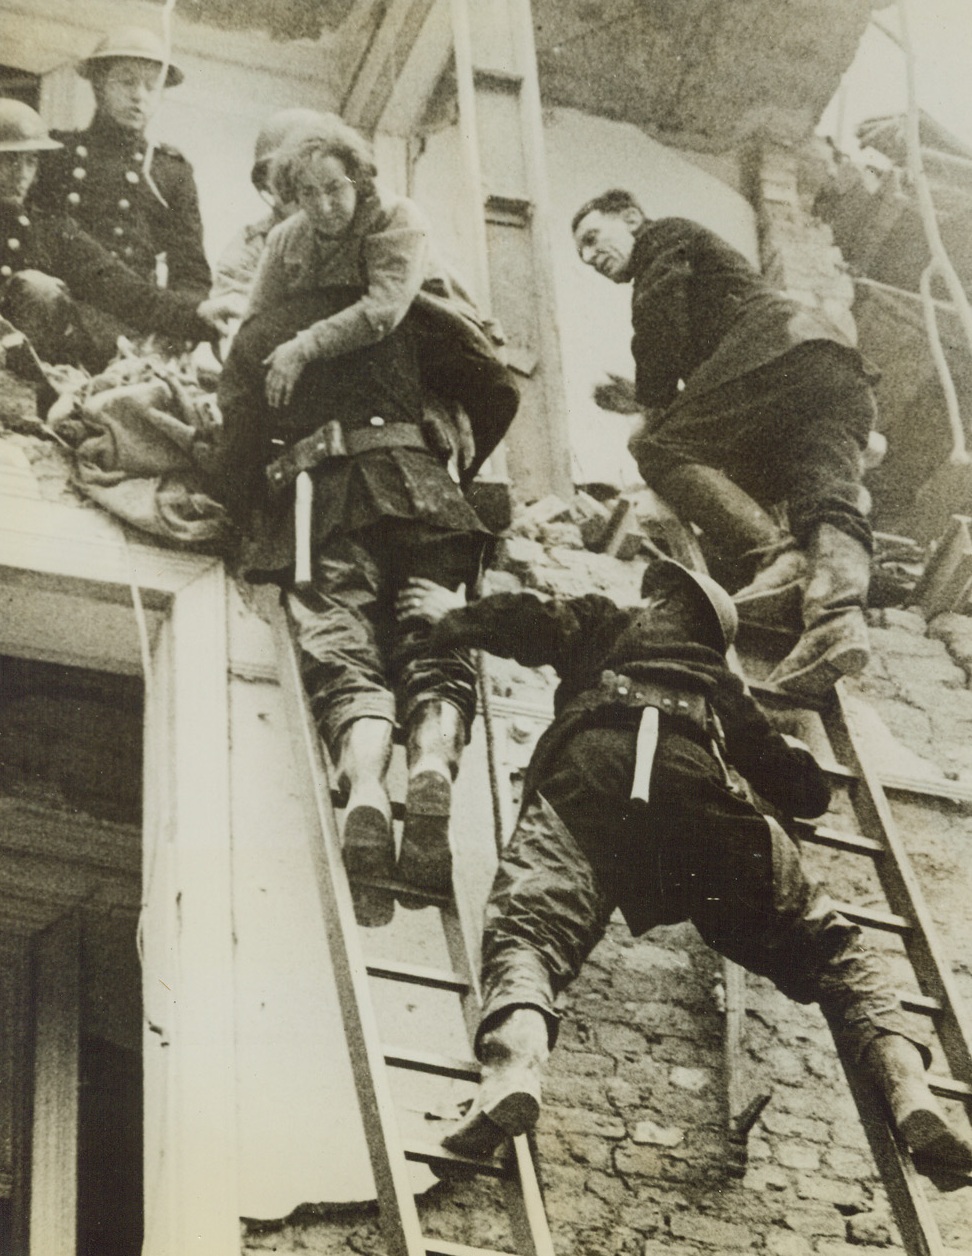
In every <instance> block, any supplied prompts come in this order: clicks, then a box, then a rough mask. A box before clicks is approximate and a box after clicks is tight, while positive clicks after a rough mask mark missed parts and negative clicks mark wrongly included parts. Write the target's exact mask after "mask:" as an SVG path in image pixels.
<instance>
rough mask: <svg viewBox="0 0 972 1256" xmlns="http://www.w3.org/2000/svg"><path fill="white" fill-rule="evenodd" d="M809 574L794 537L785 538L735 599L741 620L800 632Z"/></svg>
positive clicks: (767, 551) (733, 597)
mask: <svg viewBox="0 0 972 1256" xmlns="http://www.w3.org/2000/svg"><path fill="white" fill-rule="evenodd" d="M807 572H808V564H807V556H806V554H805V553H804V552H803V550H801V549H799V548H798V547H797V544H796V542H795V541H794V540H793V538H792V537H791V536H785V537H784V538H783V540H782V541H781V542H780V543H779V544H777V545H773V546H771V547H770V548H769V549H768V550H766V551H765V552H764V554H763V558H762V562H761V564H760V566H759V568H758V569H757V571H756V574H755V576H753V578H752V580H751V581H750V582H749V584H747V585H746V586H745V587H744V588H742V589H739V590H737V592H735V593H734V594H733V595H732V600H733V601H734V602H735V603H736V610H737V611H738V612H739V618H740V619H741V620H743V621H744V622H745V623H750V624H762V625H766V626H768V627H774V628H775V627H779V628H794V629H796V630H797V631H799V629H800V627H801V623H802V620H801V617H800V612H801V610H802V608H803V588H804V585H805V583H806V578H807Z"/></svg>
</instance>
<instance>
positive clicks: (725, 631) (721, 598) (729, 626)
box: [641, 550, 739, 650]
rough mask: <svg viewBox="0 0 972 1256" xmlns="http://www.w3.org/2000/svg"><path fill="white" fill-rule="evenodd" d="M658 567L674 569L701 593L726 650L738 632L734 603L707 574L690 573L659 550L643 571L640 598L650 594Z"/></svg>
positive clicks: (702, 572)
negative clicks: (653, 577)
mask: <svg viewBox="0 0 972 1256" xmlns="http://www.w3.org/2000/svg"><path fill="white" fill-rule="evenodd" d="M659 566H664V567H667V568H675V569H676V570H677V571H679V572H680V573H681V574H682V577H683V578H684V579H685V580H686V581H687V582H688V581H690V582H691V583H692V584H693V585H694V586H695V587H696V589H698V590H699V591H700V592H701V593H702V595H703V597H704V598H705V601H706V602H707V604H708V606H709V608H710V610H711V611H712V613H713V615H714V616H715V621H716V623H717V624H718V627H719V631H720V632H721V634H722V641H723V647H722V648H723V650H728V649H729V647H730V646H731V645H732V643H733V642H734V641H735V639H736V633H737V632H738V631H739V614H738V612H737V610H736V606H735V603H734V602H733V600H732V598H731V597H730V596H729V594H728V593H727V592H726V590H725V589H724V588H723V587H722V585H721V584H719V583H718V581H716V580H713V579H712V577H711V576H710V575H709V574H708V573H707V572H704V571H690V570H689V568H688V567H685V566H683V565H682V563H679V562H676V561H675V559H674V558H669V557H668V555H667V554H662V553H661V551H660V550H659V551H656V552H655V557H654V558H653V560H652V561H651V562H650V563H649V564H648V566H647V568H646V569H645V574H644V576H643V578H642V581H641V596H642V597H647V596H648V595H649V593H650V592H651V588H652V576H653V573H654V572H655V571H657V570H658V567H659Z"/></svg>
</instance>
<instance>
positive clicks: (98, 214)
mask: <svg viewBox="0 0 972 1256" xmlns="http://www.w3.org/2000/svg"><path fill="white" fill-rule="evenodd" d="M51 135H52V137H53V138H54V139H57V140H60V141H61V143H62V144H63V145H64V147H63V148H62V149H60V150H58V151H57V152H51V153H45V155H44V160H43V162H42V163H41V170H40V175H39V177H38V181H37V185H36V189H35V192H34V203H35V204H37V205H38V206H40V207H41V208H43V209H46V210H47V211H48V212H54V213H67V214H70V215H71V217H72V218H74V219H76V220H77V222H78V223H80V225H81V226H82V227H83V228H84V229H85V230H86V231H87V232H88V233H89V234H90V235H92V236H94V238H95V239H96V240H98V241H100V242H101V243H102V244H103V245H104V246H105V247H106V248H107V249H109V250H110V251H111V252H112V253H114V254H115V256H116V257H118V258H120V259H121V260H122V261H123V262H125V263H126V264H127V265H129V266H131V268H132V269H133V270H135V271H136V272H137V273H138V274H139V275H141V276H142V277H143V278H144V279H149V280H151V281H152V282H154V281H155V273H156V271H155V259H156V255H157V254H159V253H164V254H165V257H166V263H167V266H168V286H169V287H170V288H185V289H189V290H191V291H193V292H195V293H198V300H202V299H203V297H204V296H206V295H208V293H209V287H210V282H211V276H210V271H209V264H208V263H207V261H206V255H205V253H204V251H203V231H202V220H201V218H200V216H199V198H198V195H197V192H196V183H195V180H194V178H193V173H192V167H191V166H190V164H189V162H188V161H187V160H186V159H185V157H183V155H182V154H181V153H180V152H179V150H178V149H176V148H172V147H171V146H170V145H168V144H157V145H155V147H154V148H153V149H152V161H151V165H150V167H149V174H150V175H151V179H149V178H148V177H147V176H146V173H145V171H144V169H143V165H144V161H145V155H146V152H147V148H148V141H147V140H146V139H144V138H143V137H142V136H139V135H137V134H136V133H135V132H133V131H129V130H127V129H126V128H124V127H120V126H118V125H116V124H115V123H114V122H112V121H111V120H110V119H108V118H106V117H104V116H102V115H100V114H95V117H94V120H93V122H92V123H91V125H90V126H89V127H88V128H87V129H86V130H83V131H52V132H51ZM152 183H154V184H155V190H153V187H152Z"/></svg>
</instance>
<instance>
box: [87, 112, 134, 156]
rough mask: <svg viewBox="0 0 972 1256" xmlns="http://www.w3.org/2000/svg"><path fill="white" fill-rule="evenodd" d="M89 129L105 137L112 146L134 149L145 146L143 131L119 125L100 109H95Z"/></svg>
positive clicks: (100, 136)
mask: <svg viewBox="0 0 972 1256" xmlns="http://www.w3.org/2000/svg"><path fill="white" fill-rule="evenodd" d="M89 130H90V131H91V132H92V133H93V134H95V135H97V136H98V137H99V138H101V139H104V140H105V141H106V142H107V143H108V144H110V145H111V146H112V148H130V149H132V150H133V151H134V150H135V149H136V148H139V147H144V145H145V143H146V140H145V135H144V133H143V132H141V131H132V130H131V129H130V128H129V127H127V126H119V125H118V123H117V122H116V121H115V120H114V118H111V117H109V116H108V114H107V113H104V112H103V111H102V110H100V109H97V110H95V116H94V117H93V118H92V120H91V126H90V127H89Z"/></svg>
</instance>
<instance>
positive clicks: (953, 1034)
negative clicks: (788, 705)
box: [824, 681, 972, 1083]
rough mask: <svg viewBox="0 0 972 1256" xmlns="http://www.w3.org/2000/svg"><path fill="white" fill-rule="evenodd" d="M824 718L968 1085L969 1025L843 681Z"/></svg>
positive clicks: (913, 957) (971, 1065) (971, 1070)
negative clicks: (850, 774) (851, 774)
mask: <svg viewBox="0 0 972 1256" xmlns="http://www.w3.org/2000/svg"><path fill="white" fill-rule="evenodd" d="M824 722H825V726H826V727H827V733H828V736H829V737H830V740H831V744H832V745H833V746H834V749H835V751H836V752H837V754H838V758H840V760H841V762H843V763H845V764H847V765H848V766H850V767H851V768H852V769H853V770H854V771H855V772H856V774H857V784H856V787H854V789H853V804H854V810H855V814H856V815H857V817H858V819H859V821H860V831H861V833H863V834H864V836H866V837H870V838H874V839H877V840H879V841H881V842H882V844H883V845H884V847H885V850H886V852H887V854H888V856H889V858H879V859H875V860H874V866H875V870H876V872H877V875H878V878H879V880H880V882H881V886H882V889H883V890H884V893H885V895H886V897H887V900H888V903H889V905H890V907H891V909H892V911H895V912H898V913H900V914H901V915H906V916H908V917H909V919H910V920H911V921H912V924H913V928H912V929H910V930H909V931H908V933H907V935H905V936H904V945H905V948H906V950H907V953H908V958H909V960H910V961H911V964H912V967H913V968H914V971H915V975H916V976H917V978H918V981H919V984H920V987H921V992H922V994H924V995H929V996H931V997H932V998H935V999H937V1000H939V1002H940V1003H941V1004H942V1009H941V1012H940V1013H939V1014H938V1015H937V1016H936V1018H935V1020H936V1029H937V1032H938V1036H939V1039H940V1040H941V1044H942V1049H943V1050H944V1052H945V1056H946V1059H947V1060H948V1063H949V1066H950V1067H951V1069H952V1071H953V1073H954V1074H955V1076H956V1077H957V1078H958V1079H959V1080H961V1081H965V1082H970V1083H972V1029H970V1026H969V1021H968V1017H967V1015H966V1014H965V1013H964V1011H963V1009H962V1001H961V996H960V995H959V993H958V990H957V988H956V984H955V980H954V978H953V977H952V974H951V971H950V969H949V966H948V963H947V960H946V959H945V956H944V954H943V952H942V950H941V947H940V944H939V943H938V940H937V937H936V931H935V926H934V922H933V920H932V917H931V913H930V911H929V910H928V907H927V905H926V903H925V899H924V895H923V893H922V891H921V887H920V885H919V883H918V879H917V877H916V875H915V872H914V870H913V868H912V866H911V860H910V857H909V855H908V852H907V849H906V848H905V845H904V842H903V841H902V839H901V837H900V835H899V833H898V829H897V825H896V824H895V821H894V817H893V816H892V814H891V808H890V805H889V803H888V800H887V796H886V795H885V793H884V789H883V787H882V785H881V782H880V778H879V776H878V774H877V772H876V771H875V768H874V765H873V764H872V763H871V762H870V756H869V755H868V752H867V751H866V749H865V747H864V744H863V741H864V739H863V737H862V736H861V735H860V734H859V733H858V732H857V731H856V727H855V701H854V699H853V698H852V697H851V696H850V695H849V694H848V691H847V689H846V687H845V684H844V682H843V681H838V684H837V690H836V705H835V707H834V708H832V713H831V714H829V715H825V719H824Z"/></svg>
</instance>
